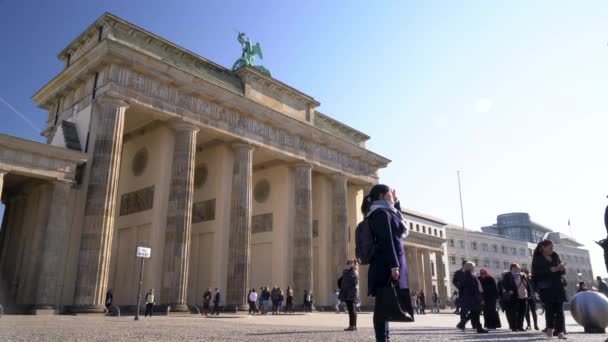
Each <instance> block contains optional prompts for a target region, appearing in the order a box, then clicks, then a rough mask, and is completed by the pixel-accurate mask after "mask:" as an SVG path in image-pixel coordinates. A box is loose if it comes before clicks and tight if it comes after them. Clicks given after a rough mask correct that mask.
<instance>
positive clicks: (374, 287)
mask: <svg viewBox="0 0 608 342" xmlns="http://www.w3.org/2000/svg"><path fill="white" fill-rule="evenodd" d="M361 212H362V213H363V215H365V216H367V217H368V219H369V225H370V227H374V228H373V233H374V237H375V239H376V250H375V254H374V257H373V258H372V260H371V263H370V265H369V272H368V287H367V288H368V295H370V296H376V294H377V291H378V289H380V288H382V287H387V286H391V284H390V282H391V281H392V282H395V285H396V287H398V288H399V289H404V290H403V291H402V293H406V295H407V297H409V290H408V289H409V282H408V274H407V264H406V258H405V250H404V248H403V239H404V238H405V237H406V236H407V234H408V230H407V228H406V227H405V223H404V222H403V217H402V216H401V207H400V204H399V201H398V199H397V194H396V191H395V189H390V188H389V187H388V186H386V185H384V184H376V185H374V186H373V187H372V188H371V190H370V192H369V194H367V195H366V196H365V198H363V203H362V205H361ZM408 309H409V310H408V313H409V314H410V315H412V316H413V311H412V310H411V308H408ZM382 311H383V308H380V307H378V306H377V305H374V317H373V322H374V332H375V335H376V341H382V342H384V341H388V340H389V324H388V320H387V319H386V317H384V316H383V314H382ZM412 318H413V317H412Z"/></svg>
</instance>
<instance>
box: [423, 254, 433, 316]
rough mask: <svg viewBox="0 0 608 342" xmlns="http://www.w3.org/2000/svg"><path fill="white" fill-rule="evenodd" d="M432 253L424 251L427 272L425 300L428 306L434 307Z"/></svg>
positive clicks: (425, 275)
mask: <svg viewBox="0 0 608 342" xmlns="http://www.w3.org/2000/svg"><path fill="white" fill-rule="evenodd" d="M431 266H432V265H431V251H430V250H428V249H425V250H424V269H425V270H426V272H425V274H424V277H425V282H424V283H425V284H424V285H425V286H424V294H425V299H426V302H427V304H428V305H432V302H433V301H432V297H433V272H432V270H431Z"/></svg>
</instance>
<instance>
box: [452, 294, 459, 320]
mask: <svg viewBox="0 0 608 342" xmlns="http://www.w3.org/2000/svg"><path fill="white" fill-rule="evenodd" d="M450 308H451V309H454V312H453V313H454V314H456V315H460V306H459V305H458V291H454V292H453V293H452V300H451V303H450Z"/></svg>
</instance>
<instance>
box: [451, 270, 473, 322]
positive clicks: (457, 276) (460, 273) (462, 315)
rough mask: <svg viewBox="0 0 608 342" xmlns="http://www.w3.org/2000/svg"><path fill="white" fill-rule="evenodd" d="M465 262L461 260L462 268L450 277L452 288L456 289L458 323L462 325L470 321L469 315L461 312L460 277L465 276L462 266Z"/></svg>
mask: <svg viewBox="0 0 608 342" xmlns="http://www.w3.org/2000/svg"><path fill="white" fill-rule="evenodd" d="M466 263H467V261H466V260H462V267H461V268H460V269H459V270H457V271H456V272H454V275H453V276H452V284H454V286H455V287H456V289H457V290H458V302H457V310H458V313H459V314H460V322H464V325H466V324H467V322H468V321H469V319H471V316H470V315H469V313H468V312H467V311H465V310H462V303H461V302H462V290H461V287H462V279H461V278H462V276H463V275H464V274H465V272H464V264H466ZM464 325H463V327H462V328H463V329H464Z"/></svg>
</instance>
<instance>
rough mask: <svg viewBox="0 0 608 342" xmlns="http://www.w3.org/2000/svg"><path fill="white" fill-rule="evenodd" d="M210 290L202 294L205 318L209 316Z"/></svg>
mask: <svg viewBox="0 0 608 342" xmlns="http://www.w3.org/2000/svg"><path fill="white" fill-rule="evenodd" d="M212 295H213V294H212V293H211V288H210V287H208V288H207V291H205V293H203V316H205V317H207V315H209V304H210V303H211V296H212Z"/></svg>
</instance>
